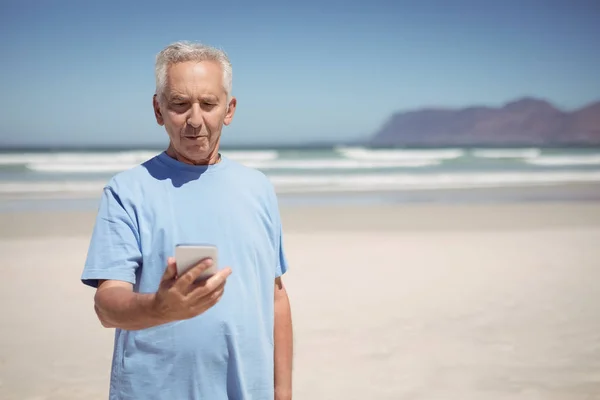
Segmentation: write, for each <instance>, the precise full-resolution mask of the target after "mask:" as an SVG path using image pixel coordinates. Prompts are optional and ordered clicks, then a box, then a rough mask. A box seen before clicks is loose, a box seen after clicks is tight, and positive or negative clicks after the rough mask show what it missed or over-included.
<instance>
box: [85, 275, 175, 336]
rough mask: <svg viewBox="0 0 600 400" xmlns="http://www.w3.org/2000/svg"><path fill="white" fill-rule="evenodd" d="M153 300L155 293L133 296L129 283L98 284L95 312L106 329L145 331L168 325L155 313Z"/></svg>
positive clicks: (111, 282)
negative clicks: (153, 327)
mask: <svg viewBox="0 0 600 400" xmlns="http://www.w3.org/2000/svg"><path fill="white" fill-rule="evenodd" d="M154 299H155V294H154V293H147V294H146V293H144V294H140V293H135V292H134V291H133V286H132V285H131V284H130V283H128V282H123V281H113V280H109V281H101V282H100V283H99V285H98V289H97V290H96V295H95V296H94V308H95V310H96V314H97V315H98V319H100V322H101V323H102V326H104V327H105V328H120V329H125V330H138V329H146V328H150V327H152V326H156V325H161V324H164V323H167V322H169V321H167V320H165V318H161V317H160V316H159V315H158V313H157V312H156V310H155V307H154Z"/></svg>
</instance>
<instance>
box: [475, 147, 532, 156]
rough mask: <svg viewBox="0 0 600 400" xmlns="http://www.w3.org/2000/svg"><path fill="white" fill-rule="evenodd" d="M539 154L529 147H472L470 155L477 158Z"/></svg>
mask: <svg viewBox="0 0 600 400" xmlns="http://www.w3.org/2000/svg"><path fill="white" fill-rule="evenodd" d="M540 154H541V150H540V149H537V148H531V149H474V150H472V151H471V155H473V156H474V157H478V158H535V157H538V156H539V155H540Z"/></svg>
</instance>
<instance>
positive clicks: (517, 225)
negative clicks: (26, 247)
mask: <svg viewBox="0 0 600 400" xmlns="http://www.w3.org/2000/svg"><path fill="white" fill-rule="evenodd" d="M280 210H281V219H282V223H283V229H284V232H286V233H287V232H312V231H319V232H338V231H373V232H392V231H398V232H419V231H422V232H428V231H429V232H430V231H506V230H528V229H533V230H535V229H554V228H563V227H573V226H576V227H581V228H584V227H599V226H600V201H598V202H593V201H590V202H566V203H565V202H548V203H511V204H398V205H382V206H370V205H345V206H338V205H322V206H311V205H304V206H281V207H280ZM95 217H96V211H95V210H83V211H82V210H74V211H42V210H38V211H21V212H13V213H0V227H1V228H0V239H2V240H10V239H15V238H24V237H26V238H34V237H36V238H40V237H41V238H43V237H82V236H83V237H89V236H90V235H91V232H92V229H93V225H94V220H95Z"/></svg>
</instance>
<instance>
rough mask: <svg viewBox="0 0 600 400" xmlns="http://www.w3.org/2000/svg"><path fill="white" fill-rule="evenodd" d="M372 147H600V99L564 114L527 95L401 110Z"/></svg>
mask: <svg viewBox="0 0 600 400" xmlns="http://www.w3.org/2000/svg"><path fill="white" fill-rule="evenodd" d="M368 144H369V145H372V146H554V145H556V146H588V145H590V146H597V145H600V101H598V102H595V103H592V104H589V105H587V106H585V107H582V108H580V109H577V110H574V111H563V110H560V109H558V108H557V107H555V106H554V105H552V104H551V103H549V102H548V101H546V100H542V99H538V98H532V97H525V98H520V99H517V100H514V101H511V102H508V103H506V104H505V105H503V106H502V107H497V108H494V107H483V106H473V107H466V108H460V109H448V108H424V109H417V110H412V111H407V112H399V113H396V114H394V115H392V117H391V118H390V119H389V120H388V121H387V122H386V123H385V124H384V126H383V127H382V128H381V129H380V130H379V131H378V132H376V133H375V134H374V135H373V136H371V138H370V139H369V140H368Z"/></svg>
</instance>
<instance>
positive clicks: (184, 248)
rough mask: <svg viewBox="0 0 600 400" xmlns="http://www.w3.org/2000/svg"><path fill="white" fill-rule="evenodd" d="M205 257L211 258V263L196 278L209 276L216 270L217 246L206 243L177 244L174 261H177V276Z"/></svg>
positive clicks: (200, 278)
mask: <svg viewBox="0 0 600 400" xmlns="http://www.w3.org/2000/svg"><path fill="white" fill-rule="evenodd" d="M205 258H211V259H212V261H213V265H212V266H211V267H210V268H209V269H207V270H205V271H204V272H203V273H202V275H200V277H199V278H198V280H202V279H207V278H210V277H211V276H212V275H214V274H215V273H216V272H217V270H218V251H217V247H216V246H213V245H208V244H179V245H177V246H175V262H176V263H177V276H181V275H183V274H184V273H185V272H186V271H187V270H189V269H190V268H192V267H193V266H195V265H196V264H198V263H199V262H200V261H202V260H203V259H205Z"/></svg>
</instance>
